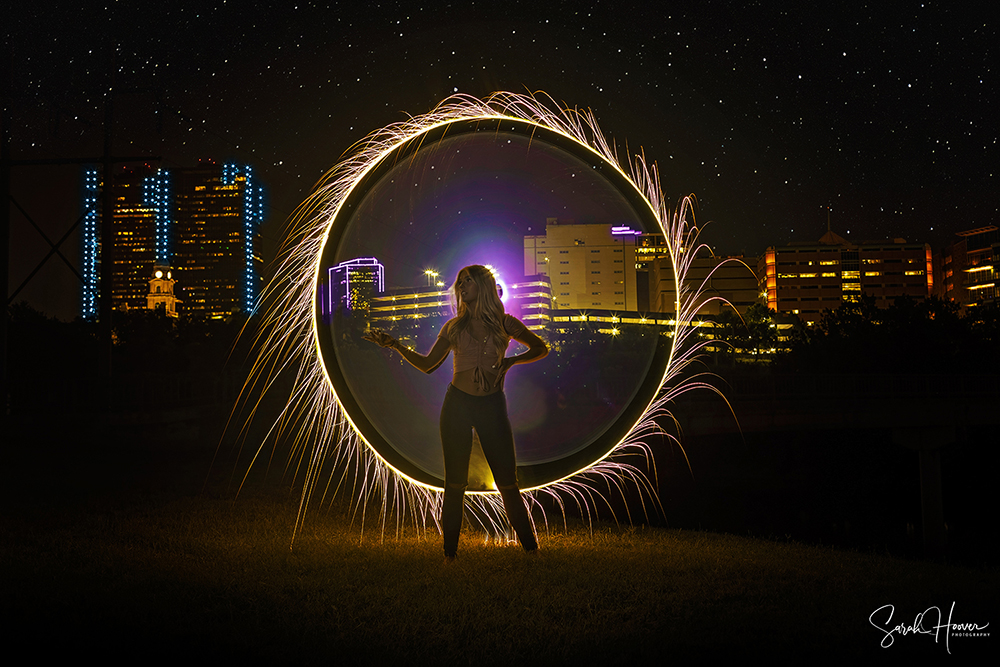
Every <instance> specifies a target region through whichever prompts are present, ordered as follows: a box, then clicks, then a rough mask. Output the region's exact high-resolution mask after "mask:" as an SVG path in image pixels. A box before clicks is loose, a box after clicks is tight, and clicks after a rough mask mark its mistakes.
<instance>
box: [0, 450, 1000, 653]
mask: <svg viewBox="0 0 1000 667" xmlns="http://www.w3.org/2000/svg"><path fill="white" fill-rule="evenodd" d="M21 443H22V445H23V447H22V448H19V449H16V450H14V449H11V448H8V449H7V450H6V451H5V457H4V470H3V479H4V489H3V492H4V495H3V497H4V502H5V505H6V507H5V510H4V512H3V517H2V519H0V535H2V540H0V567H2V571H3V576H2V579H0V583H2V613H3V623H4V625H3V627H4V630H5V634H6V635H7V637H8V645H9V646H14V645H17V644H20V643H25V644H28V643H29V642H30V645H31V646H32V647H33V651H34V655H36V656H39V657H41V656H43V655H44V656H51V657H56V656H58V657H61V658H70V659H82V658H84V657H85V656H95V655H99V656H101V657H103V658H107V659H113V660H115V661H116V662H118V661H124V660H129V661H133V660H141V661H143V662H149V661H153V662H164V661H167V660H168V659H169V660H174V659H184V660H191V659H197V658H198V657H208V658H219V659H235V660H238V661H240V662H242V663H244V664H246V663H249V664H263V663H267V664H366V663H371V664H384V663H385V662H386V661H389V660H392V661H398V662H404V663H406V664H429V663H434V664H443V665H450V664H460V665H461V664H470V665H471V664H476V665H480V664H501V663H503V664H528V663H543V664H569V663H578V664H633V663H635V662H636V661H637V660H640V661H645V660H652V659H655V660H657V661H660V662H663V661H665V660H667V659H670V658H681V659H692V658H699V659H705V658H708V657H713V656H723V657H737V656H740V657H742V656H744V655H753V654H760V655H764V656H769V657H770V658H772V659H773V658H781V659H782V660H783V661H784V660H785V659H788V658H791V657H811V658H816V659H819V660H821V661H823V662H826V661H828V660H830V659H831V658H834V657H837V658H839V657H855V656H858V657H860V656H875V657H876V658H879V659H884V658H887V657H891V658H899V657H904V656H917V655H922V656H926V655H940V656H941V658H942V659H944V658H945V657H947V652H946V646H945V641H944V636H943V634H942V635H940V636H939V638H938V641H937V642H935V639H934V637H933V636H927V635H916V636H915V635H907V636H896V637H895V638H894V644H893V646H890V647H889V648H888V649H883V648H881V647H880V646H879V643H880V642H881V641H882V639H883V638H884V632H882V631H880V630H878V629H876V628H875V627H873V626H872V624H871V623H870V622H869V616H870V615H871V614H872V613H873V612H874V611H875V610H876V609H878V608H879V607H881V606H882V605H886V604H893V605H895V609H896V612H895V615H894V616H893V619H892V622H891V624H890V623H888V622H882V623H881V624H882V625H883V626H885V625H892V626H895V625H898V624H900V623H907V624H910V625H912V624H913V621H914V618H915V616H916V614H918V613H919V612H922V611H924V610H926V609H927V608H929V607H931V606H938V607H941V608H942V609H944V611H945V613H947V610H948V608H949V607H950V605H951V603H952V602H953V601H954V602H955V604H956V606H955V617H954V619H953V620H954V622H977V623H979V624H983V623H987V622H992V621H994V620H995V613H996V601H997V599H998V595H997V593H998V591H1000V573H998V572H997V570H996V569H995V568H964V567H954V566H949V565H945V564H940V563H933V562H924V561H915V560H902V559H898V558H894V557H892V556H890V555H886V554H875V553H862V552H852V551H845V550H834V549H831V548H825V547H818V546H809V545H803V544H798V543H792V542H775V541H769V540H761V539H752V538H749V537H738V536H732V535H725V534H713V533H707V532H695V531H682V530H670V529H664V528H649V527H626V526H615V525H613V524H612V525H605V524H597V525H594V526H592V527H591V526H587V525H583V524H572V523H571V525H570V526H568V527H566V528H564V527H563V526H562V525H561V524H560V525H559V526H553V528H552V530H551V531H550V532H547V533H543V534H542V535H541V536H540V543H541V553H540V554H539V556H538V557H537V558H531V557H527V556H526V555H525V554H524V553H523V552H521V551H520V549H519V548H517V547H516V546H515V545H497V544H496V543H495V542H487V541H486V540H485V539H484V537H483V536H482V535H481V534H476V533H474V532H472V531H471V530H469V529H467V530H466V532H464V533H463V541H462V544H461V547H460V557H459V560H458V561H457V562H456V563H453V564H450V565H449V564H446V563H445V562H444V560H443V557H442V551H441V543H440V536H439V535H438V534H437V533H436V531H434V530H433V529H431V530H429V531H417V530H415V529H413V528H408V529H406V530H405V531H403V532H402V533H401V534H397V533H396V532H395V530H394V529H393V530H392V531H391V532H390V533H389V534H387V535H385V536H382V535H380V534H379V532H378V530H377V527H376V526H375V525H374V524H373V522H372V521H369V522H368V523H367V524H366V526H365V530H364V532H363V533H362V531H361V530H360V528H359V526H357V525H356V524H355V525H352V524H351V522H350V520H349V519H347V518H346V513H345V511H344V508H342V507H339V506H338V507H336V508H334V509H332V510H330V511H329V512H327V511H315V512H314V513H313V514H312V515H311V516H310V519H309V522H308V523H307V526H306V529H305V531H304V532H303V533H302V535H301V536H300V538H299V539H298V540H297V541H296V543H295V547H294V549H290V548H289V545H290V537H291V528H292V525H293V522H294V517H295V512H296V509H297V502H298V498H297V496H296V494H295V493H294V492H289V491H288V490H287V489H285V490H283V489H282V487H280V486H274V485H257V486H254V487H253V488H251V489H250V490H249V492H247V493H245V494H244V495H241V496H240V498H239V499H236V500H234V498H233V496H232V494H231V493H229V492H227V491H226V490H225V487H224V485H210V490H209V491H208V492H204V491H202V490H201V483H200V482H201V480H203V479H204V474H203V473H204V472H205V465H206V462H205V457H204V456H203V455H199V456H193V455H190V453H188V454H185V453H183V452H181V453H177V452H171V451H170V450H169V449H160V450H159V453H157V454H155V455H151V454H148V453H147V454H145V455H142V456H138V455H135V453H134V452H133V453H132V454H131V455H130V454H129V451H130V450H128V449H123V448H121V447H118V448H104V449H103V450H100V451H102V452H103V454H99V455H98V454H93V455H83V454H76V455H74V456H70V455H68V454H66V453H65V452H63V455H60V456H56V457H55V458H54V460H52V461H48V462H47V453H46V452H45V451H44V450H43V449H42V447H43V446H44V442H42V441H38V442H28V441H25V440H24V439H22V440H21ZM91 444H92V443H91ZM81 451H84V450H81ZM49 454H51V453H49ZM883 621H887V619H883ZM994 647H995V639H992V638H990V637H952V638H951V640H950V649H951V652H952V654H953V655H963V654H964V655H965V656H966V657H972V656H978V655H982V652H983V651H989V652H991V653H993V654H995V653H996V651H995V648H994Z"/></svg>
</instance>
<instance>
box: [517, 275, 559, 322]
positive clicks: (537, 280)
mask: <svg viewBox="0 0 1000 667" xmlns="http://www.w3.org/2000/svg"><path fill="white" fill-rule="evenodd" d="M505 305H506V309H507V312H508V313H511V314H512V315H514V316H515V317H518V318H520V320H521V321H522V322H524V325H525V326H526V327H528V328H529V329H531V330H532V331H543V330H544V329H546V328H547V327H548V325H549V322H550V321H551V320H552V314H551V311H552V283H550V282H549V277H548V276H546V275H544V274H540V275H537V276H525V277H524V280H522V281H521V282H518V283H514V284H513V285H511V286H510V294H508V295H507V303H506V304H505Z"/></svg>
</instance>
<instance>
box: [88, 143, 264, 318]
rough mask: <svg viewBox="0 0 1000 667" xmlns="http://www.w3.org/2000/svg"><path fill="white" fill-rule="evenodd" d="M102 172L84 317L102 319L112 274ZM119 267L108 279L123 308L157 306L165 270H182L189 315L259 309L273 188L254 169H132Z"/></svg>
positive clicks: (116, 236)
mask: <svg viewBox="0 0 1000 667" xmlns="http://www.w3.org/2000/svg"><path fill="white" fill-rule="evenodd" d="M101 187H102V182H101V177H100V174H99V172H98V170H97V169H95V168H90V169H87V170H86V171H85V173H84V202H83V203H84V210H85V215H84V222H83V251H82V254H83V279H84V287H83V303H82V310H83V316H84V317H87V318H92V317H95V316H96V315H97V301H98V298H97V297H98V293H99V290H100V289H103V287H104V285H103V281H104V279H105V266H104V265H105V262H103V261H102V252H101V249H102V247H103V241H104V239H102V238H101V225H100V220H101V215H102V211H101V201H102V199H103V198H102V197H101V196H100V190H101ZM112 187H113V188H114V192H113V194H114V200H115V211H114V218H113V220H112V228H111V233H112V242H113V244H114V249H113V252H112V253H110V254H111V255H112V256H113V269H112V271H111V273H110V275H109V276H108V280H107V282H109V283H110V284H111V285H112V287H111V290H112V304H113V307H114V308H116V309H121V310H128V309H132V308H141V309H144V308H148V307H149V305H148V304H149V301H148V299H147V297H148V295H149V292H150V283H149V281H150V277H151V276H153V275H154V270H155V267H157V266H159V267H161V268H162V269H164V270H170V271H172V273H173V277H174V280H175V282H176V290H177V291H178V292H180V296H181V297H182V298H180V299H179V300H178V302H179V303H182V307H183V310H184V312H186V313H190V314H196V315H200V316H203V317H208V318H223V317H226V316H228V315H231V314H232V313H235V312H238V311H244V312H250V311H251V310H252V309H253V306H254V302H255V299H256V297H257V294H258V292H259V285H258V283H259V278H258V275H259V270H258V269H259V265H260V263H261V262H260V258H259V257H258V256H257V255H256V254H255V251H254V246H255V244H254V241H255V237H256V235H257V230H258V228H259V226H260V224H261V222H263V218H264V209H263V203H264V202H263V199H264V189H263V186H261V185H260V183H259V182H258V181H256V179H255V178H254V177H253V175H252V171H251V169H250V167H247V166H240V165H235V164H225V165H217V164H215V163H211V162H203V163H202V164H200V165H199V166H198V167H195V168H193V169H176V170H172V171H170V170H166V169H159V170H155V169H153V168H152V167H150V166H148V165H147V166H145V167H143V168H142V169H131V170H123V171H122V172H121V173H119V174H116V176H115V178H114V180H113V186H112Z"/></svg>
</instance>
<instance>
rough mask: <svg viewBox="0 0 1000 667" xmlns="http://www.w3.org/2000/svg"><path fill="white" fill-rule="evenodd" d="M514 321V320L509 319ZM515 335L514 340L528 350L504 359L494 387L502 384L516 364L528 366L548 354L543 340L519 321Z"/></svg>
mask: <svg viewBox="0 0 1000 667" xmlns="http://www.w3.org/2000/svg"><path fill="white" fill-rule="evenodd" d="M511 319H514V318H511ZM517 323H518V324H520V325H521V326H520V328H519V330H518V333H517V335H515V336H513V338H514V340H516V341H517V342H518V343H521V344H522V345H524V346H526V347H527V348H528V349H527V350H525V351H524V352H522V353H521V354H516V355H514V356H513V357H504V359H503V362H501V364H500V373H499V374H498V375H497V379H496V382H495V383H494V384H495V385H496V386H499V385H500V383H501V382H503V378H504V376H505V375H506V374H507V371H509V370H510V369H511V368H512V367H513V366H516V365H517V364H530V363H531V362H532V361H538V360H539V359H542V358H544V357H545V356H547V355H548V353H549V346H548V345H547V344H546V343H545V341H544V340H542V339H541V338H539V337H538V336H537V335H535V333H534V332H533V331H531V330H530V329H528V328H527V327H525V326H524V324H522V323H521V322H520V321H517Z"/></svg>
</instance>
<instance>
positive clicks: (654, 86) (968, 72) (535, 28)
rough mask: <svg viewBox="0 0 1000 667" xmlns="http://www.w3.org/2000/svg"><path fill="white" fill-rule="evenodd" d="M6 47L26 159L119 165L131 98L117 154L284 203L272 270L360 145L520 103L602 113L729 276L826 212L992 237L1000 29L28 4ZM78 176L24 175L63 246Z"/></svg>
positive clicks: (886, 15) (33, 291)
mask: <svg viewBox="0 0 1000 667" xmlns="http://www.w3.org/2000/svg"><path fill="white" fill-rule="evenodd" d="M53 15H59V16H60V17H61V19H62V20H60V21H52V20H51V17H52V16H53ZM6 28H7V37H8V39H7V43H8V44H10V45H11V64H12V66H11V72H12V80H11V85H12V86H13V91H14V94H12V95H11V96H10V97H9V99H10V103H9V105H8V119H9V120H8V123H9V126H10V127H11V155H12V158H13V159H15V160H27V159H55V158H68V157H73V158H76V157H81V156H87V155H100V154H101V152H102V146H103V139H104V136H103V131H102V124H103V119H104V92H105V91H106V90H107V89H108V87H109V85H112V86H113V87H114V88H115V90H117V91H118V95H117V96H116V98H117V99H116V104H115V109H116V113H115V119H116V122H115V123H114V125H115V136H114V138H113V151H114V152H116V153H118V154H140V155H151V156H154V155H158V156H162V158H163V164H164V165H165V166H167V167H170V166H173V165H182V164H190V163H192V162H194V161H195V160H196V159H198V158H201V157H212V156H214V157H215V158H216V159H220V160H221V159H229V158H235V159H237V160H238V161H241V162H245V163H249V164H254V165H255V166H256V167H257V168H258V170H259V171H258V173H259V175H260V176H261V178H262V179H263V180H265V181H266V182H268V183H269V184H270V185H271V186H272V189H273V194H274V196H273V198H272V203H271V210H270V211H269V215H268V217H269V219H271V220H273V221H275V223H276V224H274V225H269V226H268V227H271V228H272V229H268V230H265V231H266V233H265V235H264V236H265V237H264V238H263V239H262V240H263V242H264V244H265V247H266V248H268V249H273V248H276V247H277V243H278V237H279V236H280V221H281V220H283V219H285V218H286V217H287V216H288V215H289V214H290V213H291V212H292V211H293V210H294V208H295V206H296V205H297V204H298V203H300V202H301V201H302V200H303V199H304V198H305V196H306V194H307V193H308V192H309V190H310V188H311V187H312V185H313V183H314V182H315V181H316V180H317V178H319V176H320V175H321V174H322V173H323V172H324V171H325V170H326V169H328V168H330V167H331V166H332V165H334V164H335V163H336V162H337V161H338V159H339V157H340V156H341V155H342V154H343V152H344V151H345V150H346V149H347V148H348V147H349V146H350V145H352V144H353V143H354V142H356V141H358V140H360V139H362V138H363V137H364V136H365V135H367V134H368V133H369V132H371V131H372V130H374V129H376V128H379V127H383V126H385V125H386V124H388V123H391V122H397V121H400V120H404V119H405V118H406V116H407V114H410V115H413V114H419V113H423V112H426V111H427V110H429V109H430V108H432V107H433V106H434V105H435V104H437V103H438V102H440V101H441V100H442V99H444V98H446V97H447V96H448V95H451V94H454V93H466V94H471V95H475V96H485V95H488V94H489V93H490V92H493V91H495V90H504V89H506V90H513V91H522V90H529V91H539V90H544V91H547V92H548V93H550V94H551V95H552V96H553V98H554V99H555V100H556V101H557V103H563V102H565V104H567V105H569V106H580V107H582V108H589V109H592V110H593V111H594V112H595V114H596V115H597V117H598V120H599V121H600V123H601V126H602V127H603V128H604V130H605V132H606V134H607V135H608V136H609V137H610V138H611V139H613V140H614V141H615V142H616V144H617V145H618V148H619V153H620V155H621V156H622V158H623V161H628V159H629V155H631V154H634V153H638V152H639V151H640V149H641V150H642V152H644V154H645V155H646V157H647V159H648V160H649V161H651V162H656V163H657V165H658V168H659V173H660V180H661V183H662V185H663V191H664V195H665V197H666V198H667V199H668V200H672V201H676V200H677V198H679V197H680V196H682V195H686V194H689V193H692V192H693V193H694V194H696V195H697V196H698V198H699V201H700V204H701V209H700V219H699V222H709V221H711V224H709V225H708V227H707V229H706V231H705V240H706V241H708V242H709V243H711V244H712V245H713V247H715V249H716V250H717V252H719V253H721V254H737V253H743V252H745V253H759V252H761V251H763V249H764V248H765V247H767V246H768V245H773V244H779V245H782V244H787V243H792V242H799V241H804V242H811V241H814V240H815V239H816V238H817V237H818V236H819V235H821V234H822V232H823V231H824V230H825V227H826V221H827V215H828V207H832V211H829V214H830V218H831V221H832V226H833V228H834V229H835V230H837V231H838V233H840V234H842V235H843V236H844V237H845V238H848V239H851V240H856V241H864V240H869V239H874V240H879V239H887V238H896V237H903V238H907V240H909V241H920V242H929V243H931V245H932V247H934V248H935V249H937V248H940V247H942V246H943V245H945V244H946V243H949V242H951V241H952V240H953V238H952V234H953V233H954V232H956V231H962V230H967V229H973V228H976V227H979V226H983V225H986V224H992V223H993V222H994V219H995V217H996V209H997V204H996V201H995V200H994V199H992V198H990V197H989V196H987V193H989V192H991V191H993V190H995V180H996V173H995V170H994V168H993V166H994V165H995V164H996V163H997V160H996V150H997V143H996V136H995V135H996V132H995V124H993V123H992V121H991V120H990V119H991V116H992V114H991V111H990V110H991V109H992V108H993V107H994V106H995V96H996V88H997V87H996V86H995V85H992V76H993V75H992V74H991V70H990V69H989V58H988V53H989V48H990V45H991V44H992V43H994V42H995V29H994V28H992V27H990V26H987V25H985V24H984V23H983V21H982V20H981V19H980V18H979V17H978V16H977V15H976V14H975V13H971V12H963V11H961V10H959V9H955V8H950V7H947V6H937V5H933V4H927V3H893V4H892V5H891V6H885V7H873V6H871V5H863V4H861V3H856V4H850V3H849V4H847V5H838V6H836V7H827V8H823V9H821V10H817V11H811V12H786V11H784V10H782V9H781V8H780V7H777V6H774V5H770V4H765V5H764V6H758V7H752V8H751V7H748V8H739V7H736V8H734V7H731V6H729V5H717V4H713V3H702V5H699V7H698V8H697V9H692V10H688V9H684V8H677V7H671V6H660V5H655V4H653V3H649V4H648V5H643V4H639V5H635V6H629V7H626V8H620V7H616V6H614V5H610V4H608V5H602V4H600V3H593V4H591V5H581V6H580V7H579V8H573V9H571V10H566V9H565V8H563V7H562V6H561V5H556V4H545V3H541V4H538V3H533V4H531V5H527V4H526V5H519V4H518V3H516V2H515V3H502V4H501V3H497V4H493V3H477V5H476V6H474V7H470V8H464V9H463V10H462V11H461V12H453V11H450V10H448V9H446V8H420V7H410V6H408V3H398V4H390V5H383V6H381V7H379V8H375V9H369V8H361V7H356V8H355V7H350V6H335V7H315V6H305V5H303V6H301V7H298V8H295V6H294V5H283V4H281V3H279V4H277V5H273V6H268V7H266V8H256V9H254V10H253V11H246V10H245V9H242V8H236V7H234V6H232V5H231V4H229V5H226V4H211V3H186V2H178V3H171V4H170V6H163V7H158V8H157V9H156V10H155V11H143V10H140V9H139V8H137V7H127V6H111V7H109V8H106V9H98V10H85V9H84V8H66V7H49V6H47V5H46V3H40V4H39V3H32V4H30V5H23V6H18V7H14V8H12V9H11V12H10V21H9V22H7V23H6ZM483 35H489V36H490V38H489V39H483ZM116 45H117V46H116ZM112 63H114V64H112ZM112 73H113V74H114V77H113V81H112ZM64 171H65V170H60V169H59V168H56V167H31V168H27V167H25V168H15V169H14V174H13V181H14V187H13V194H14V196H15V198H17V200H18V202H19V203H21V204H23V205H24V207H25V209H26V210H27V211H28V212H29V213H31V214H32V215H33V216H35V217H37V218H38V219H39V220H40V225H41V226H42V227H43V229H45V230H46V232H47V233H48V234H49V236H50V237H56V238H58V236H60V235H61V234H62V232H63V231H64V230H65V229H66V227H67V226H68V225H69V224H71V223H72V221H73V219H75V215H73V214H72V213H70V212H67V211H66V210H65V207H61V205H60V203H59V201H58V199H59V198H68V199H71V200H73V202H75V200H76V190H77V188H78V184H77V180H76V179H75V178H72V177H71V178H66V177H65V176H60V174H63V173H64ZM42 172H46V173H49V174H52V173H55V174H56V176H55V178H48V177H45V178H42V179H39V178H38V174H40V173H42ZM38 180H43V181H49V182H50V183H59V184H60V187H59V188H56V189H54V190H53V189H52V188H47V189H42V188H41V187H40V186H39V184H38V183H37V181H38ZM67 218H68V220H67ZM73 241H74V240H72V239H71V240H70V241H69V242H70V243H72V242H73ZM12 247H13V248H18V249H21V251H22V252H16V253H14V254H15V255H16V256H15V257H14V258H13V260H12V261H13V262H14V264H13V265H12V276H11V282H12V284H14V285H16V284H19V282H20V279H21V278H23V277H24V276H25V275H26V274H27V272H29V271H30V269H31V268H32V267H33V266H34V263H35V262H37V260H38V259H40V257H41V256H44V254H45V253H46V252H47V250H48V248H47V247H46V246H45V244H44V241H42V240H41V239H40V238H38V236H37V234H36V233H35V232H34V230H33V229H31V228H30V227H28V226H27V225H26V223H24V221H23V220H22V219H21V218H20V217H19V216H18V214H17V212H16V211H15V213H14V219H13V220H12ZM265 254H268V253H266V252H265ZM21 255H23V256H24V258H23V259H22V257H21ZM25 265H27V268H25ZM50 270H51V271H52V272H54V273H55V274H56V275H54V276H49V275H48V274H49V272H50ZM70 278H72V276H71V275H70V274H69V271H68V270H67V269H65V267H63V268H59V267H58V266H57V267H56V268H54V269H53V268H52V267H46V269H44V270H43V272H42V273H41V274H39V276H38V277H37V278H36V279H35V281H34V282H33V283H32V285H31V286H30V289H29V290H28V291H26V292H25V296H26V297H27V298H28V299H29V301H30V302H33V303H40V304H44V303H47V302H49V303H51V302H53V301H55V300H58V295H59V293H60V292H63V291H65V290H66V289H67V288H66V285H67V284H70V282H71V281H70V280H69V279H70ZM73 279H74V280H75V278H73ZM50 312H52V311H50Z"/></svg>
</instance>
